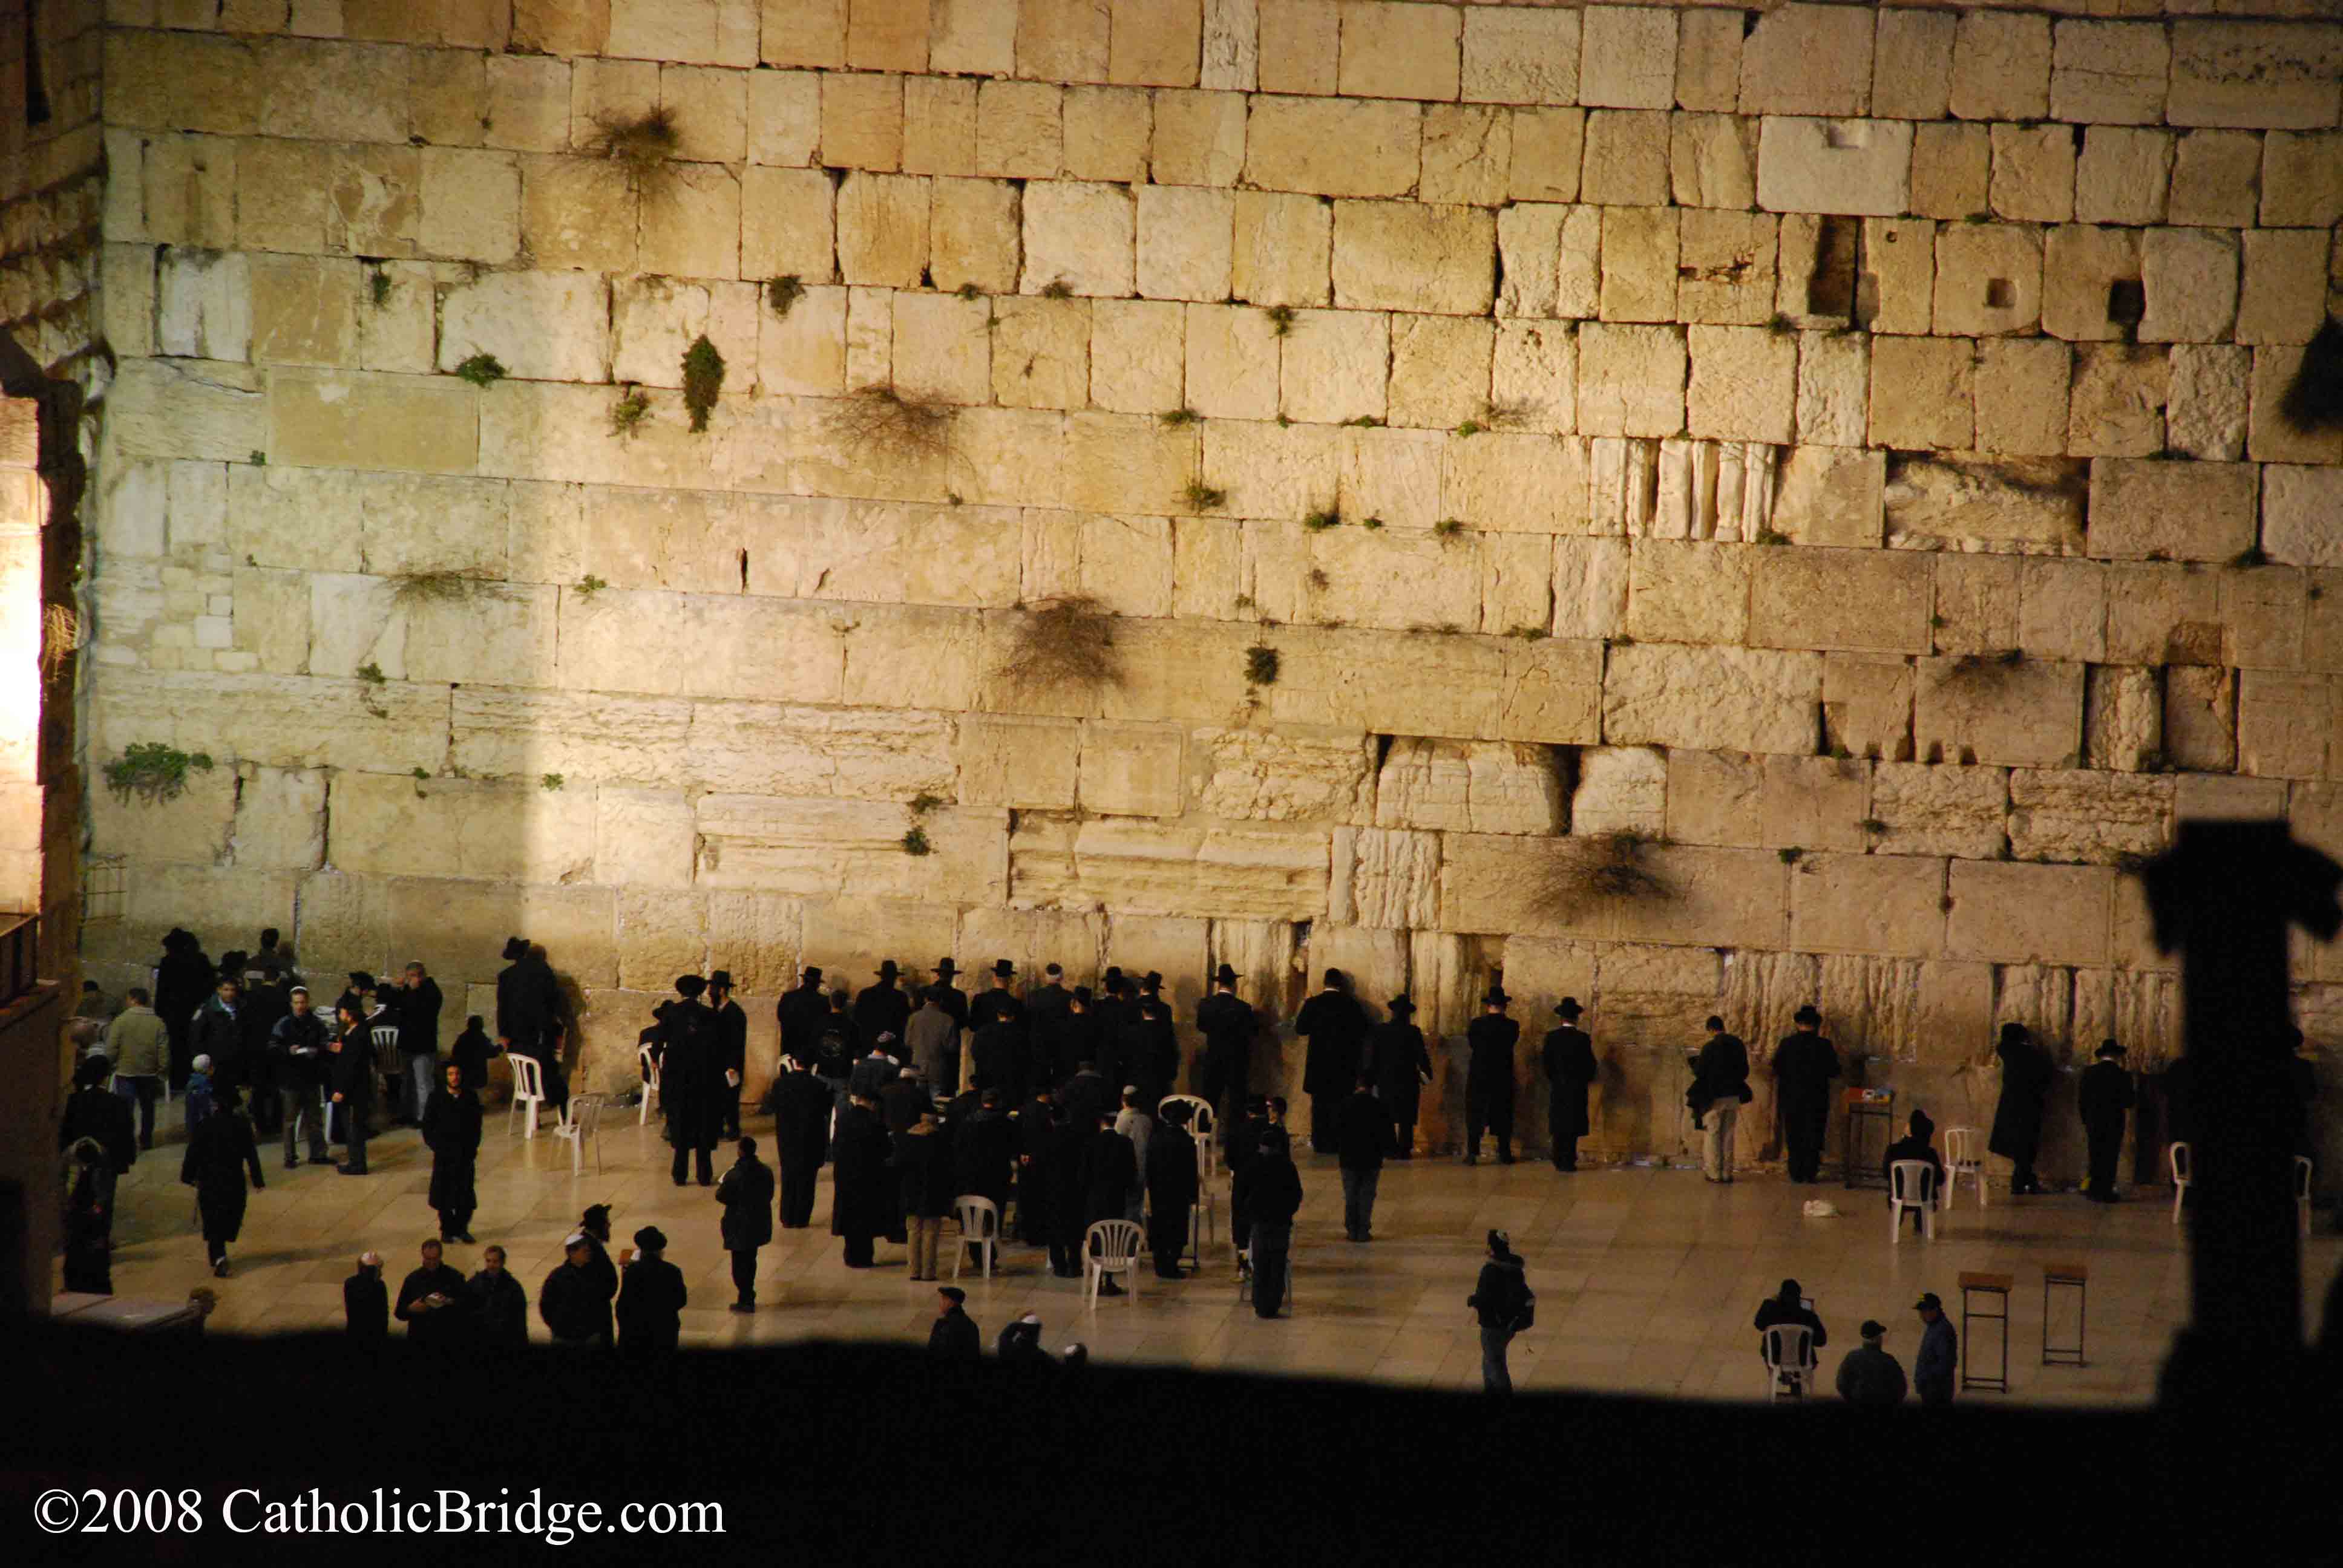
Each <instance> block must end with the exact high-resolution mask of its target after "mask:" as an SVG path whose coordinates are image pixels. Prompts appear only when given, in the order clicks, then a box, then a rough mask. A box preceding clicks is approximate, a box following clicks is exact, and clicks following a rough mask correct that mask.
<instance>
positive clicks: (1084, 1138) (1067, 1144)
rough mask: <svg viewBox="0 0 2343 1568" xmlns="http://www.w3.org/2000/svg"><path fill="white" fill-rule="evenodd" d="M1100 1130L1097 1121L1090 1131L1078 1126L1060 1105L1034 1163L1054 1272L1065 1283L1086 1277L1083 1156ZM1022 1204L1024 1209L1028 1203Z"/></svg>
mask: <svg viewBox="0 0 2343 1568" xmlns="http://www.w3.org/2000/svg"><path fill="white" fill-rule="evenodd" d="M1097 1127H1098V1122H1097V1121H1095V1120H1093V1121H1091V1125H1090V1127H1089V1128H1083V1127H1081V1126H1077V1125H1076V1124H1075V1123H1074V1122H1073V1121H1071V1119H1070V1118H1069V1117H1068V1116H1067V1115H1066V1108H1065V1107H1064V1106H1062V1105H1061V1106H1059V1107H1058V1108H1057V1109H1056V1110H1055V1111H1054V1112H1053V1113H1052V1115H1051V1121H1050V1123H1049V1127H1048V1130H1047V1131H1046V1132H1045V1133H1044V1134H1043V1142H1042V1151H1041V1153H1040V1154H1039V1155H1037V1156H1036V1157H1035V1159H1034V1161H1033V1169H1034V1173H1035V1175H1036V1176H1037V1177H1038V1178H1039V1179H1040V1186H1041V1204H1040V1206H1039V1208H1040V1213H1041V1220H1042V1223H1043V1226H1044V1234H1045V1235H1046V1236H1047V1237H1048V1239H1049V1243H1050V1271H1051V1273H1052V1274H1054V1275H1056V1276H1057V1277H1058V1278H1060V1279H1063V1280H1079V1279H1081V1276H1082V1235H1083V1231H1084V1230H1085V1228H1086V1226H1087V1223H1088V1221H1087V1220H1086V1219H1085V1214H1086V1211H1087V1204H1086V1203H1085V1201H1084V1199H1085V1194H1084V1189H1083V1181H1082V1177H1083V1175H1084V1171H1083V1165H1084V1163H1085V1162H1084V1161H1083V1158H1082V1156H1083V1153H1084V1151H1086V1150H1087V1148H1088V1147H1089V1141H1090V1139H1091V1134H1092V1133H1093V1132H1094V1131H1096V1130H1097ZM1023 1202H1024V1201H1023V1199H1022V1198H1020V1199H1019V1207H1020V1209H1022V1207H1023Z"/></svg>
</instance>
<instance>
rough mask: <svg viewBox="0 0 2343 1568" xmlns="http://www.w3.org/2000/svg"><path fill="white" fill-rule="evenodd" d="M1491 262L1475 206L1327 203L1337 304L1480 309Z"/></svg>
mask: <svg viewBox="0 0 2343 1568" xmlns="http://www.w3.org/2000/svg"><path fill="white" fill-rule="evenodd" d="M1028 199H1029V200H1030V199H1031V198H1030V196H1029V198H1028ZM1495 262H1496V220H1495V217H1494V216H1493V214H1491V213H1489V212H1486V211H1484V210H1482V209H1480V208H1477V207H1463V206H1429V205H1425V204H1422V203H1414V202H1338V203H1336V204H1335V207H1334V252H1333V283H1334V299H1335V303H1336V304H1337V305H1340V306H1342V307H1343V308H1345V309H1352V310H1425V311H1430V312H1433V313H1434V314H1439V315H1447V316H1481V315H1485V314H1486V313H1487V312H1488V309H1489V307H1490V305H1491V302H1492V301H1493V298H1494V297H1495V289H1496V274H1495Z"/></svg>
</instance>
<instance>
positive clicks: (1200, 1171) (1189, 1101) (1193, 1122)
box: [1155, 1094, 1213, 1181]
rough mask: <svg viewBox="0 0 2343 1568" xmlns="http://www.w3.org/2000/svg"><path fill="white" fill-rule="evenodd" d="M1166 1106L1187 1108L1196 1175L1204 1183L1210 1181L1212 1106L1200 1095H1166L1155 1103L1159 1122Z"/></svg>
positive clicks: (1211, 1163)
mask: <svg viewBox="0 0 2343 1568" xmlns="http://www.w3.org/2000/svg"><path fill="white" fill-rule="evenodd" d="M1167 1105H1184V1106H1186V1107H1187V1108H1188V1110H1189V1111H1190V1113H1191V1114H1190V1115H1189V1118H1188V1131H1189V1132H1190V1133H1191V1134H1192V1136H1193V1137H1194V1138H1195V1140H1196V1174H1197V1175H1198V1176H1200V1177H1202V1179H1203V1180H1204V1181H1211V1180H1212V1166H1213V1156H1212V1101H1208V1100H1206V1099H1205V1098H1204V1097H1203V1096H1202V1095H1200V1094H1167V1095H1165V1096H1164V1097H1163V1098H1162V1099H1161V1100H1159V1101H1156V1102H1155V1111H1156V1115H1157V1117H1158V1119H1159V1120H1160V1119H1161V1116H1162V1113H1163V1108H1164V1107H1165V1106H1167Z"/></svg>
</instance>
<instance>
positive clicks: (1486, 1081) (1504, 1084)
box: [1464, 985, 1522, 1165]
mask: <svg viewBox="0 0 2343 1568" xmlns="http://www.w3.org/2000/svg"><path fill="white" fill-rule="evenodd" d="M1512 1002H1513V998H1511V997H1509V996H1507V995H1506V994H1505V990H1504V988H1503V986H1496V985H1493V986H1491V987H1490V988H1489V990H1488V994H1487V995H1485V996H1483V998H1482V999H1481V1016H1480V1017H1478V1018H1476V1019H1474V1020H1473V1022H1472V1026H1471V1027H1470V1028H1468V1029H1466V1030H1465V1031H1464V1045H1465V1049H1466V1050H1468V1051H1470V1052H1471V1056H1470V1058H1469V1059H1468V1060H1467V1062H1466V1065H1465V1070H1464V1163H1465V1164H1467V1165H1477V1164H1479V1163H1480V1161H1481V1131H1482V1129H1483V1128H1486V1129H1487V1130H1488V1131H1491V1132H1493V1133H1494V1134H1496V1138H1497V1163H1498V1164H1500V1165H1511V1164H1512V1163H1513V1042H1514V1041H1516V1040H1519V1039H1521V1037H1522V1026H1521V1025H1520V1024H1518V1023H1515V1022H1514V1021H1513V1020H1512V1019H1510V1018H1507V1017H1506V1016H1505V1009H1506V1008H1507V1007H1508V1006H1510V1005H1511V1004H1512Z"/></svg>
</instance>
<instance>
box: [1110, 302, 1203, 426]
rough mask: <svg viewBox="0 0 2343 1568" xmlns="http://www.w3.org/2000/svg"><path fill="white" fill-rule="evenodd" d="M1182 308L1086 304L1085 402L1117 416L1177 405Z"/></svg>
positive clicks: (1182, 355) (1183, 346)
mask: <svg viewBox="0 0 2343 1568" xmlns="http://www.w3.org/2000/svg"><path fill="white" fill-rule="evenodd" d="M1185 317H1186V311H1185V309H1184V308H1183V307H1181V306H1178V305H1173V304H1169V303H1164V304H1158V303H1154V302H1151V301H1143V300H1135V299H1099V300H1092V301H1091V342H1090V367H1091V387H1090V395H1091V402H1092V403H1094V404H1096V405H1097V406H1098V407H1101V408H1110V409H1112V410H1114V411H1115V412H1117V413H1121V414H1147V413H1161V412H1162V411H1164V410H1167V409H1171V408H1177V407H1181V406H1182V387H1183V381H1184V376H1185V364H1186V332H1185V327H1184V322H1185Z"/></svg>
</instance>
